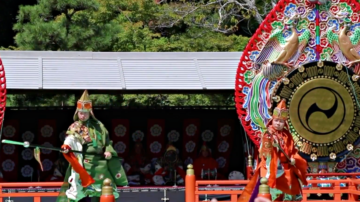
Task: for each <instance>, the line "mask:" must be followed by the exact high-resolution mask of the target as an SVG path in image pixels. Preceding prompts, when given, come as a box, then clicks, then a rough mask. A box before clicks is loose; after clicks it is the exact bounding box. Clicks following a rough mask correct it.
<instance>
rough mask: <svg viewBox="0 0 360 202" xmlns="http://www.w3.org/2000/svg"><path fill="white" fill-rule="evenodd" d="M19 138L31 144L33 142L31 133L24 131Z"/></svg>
mask: <svg viewBox="0 0 360 202" xmlns="http://www.w3.org/2000/svg"><path fill="white" fill-rule="evenodd" d="M21 136H22V139H23V141H27V142H30V143H31V142H32V141H33V140H34V133H32V132H31V131H26V132H25V133H23V134H22V135H21Z"/></svg>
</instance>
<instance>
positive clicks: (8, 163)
mask: <svg viewBox="0 0 360 202" xmlns="http://www.w3.org/2000/svg"><path fill="white" fill-rule="evenodd" d="M2 168H3V170H4V171H5V172H11V171H13V170H14V168H15V163H14V161H12V160H10V159H6V160H5V161H3V162H2Z"/></svg>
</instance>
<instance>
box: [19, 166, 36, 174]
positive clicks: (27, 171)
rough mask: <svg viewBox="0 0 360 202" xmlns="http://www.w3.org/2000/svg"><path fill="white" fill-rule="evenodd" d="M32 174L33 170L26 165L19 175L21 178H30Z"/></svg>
mask: <svg viewBox="0 0 360 202" xmlns="http://www.w3.org/2000/svg"><path fill="white" fill-rule="evenodd" d="M33 173H34V169H33V168H32V167H31V166H29V165H26V166H24V167H22V168H21V175H22V176H23V177H31V176H32V175H33Z"/></svg>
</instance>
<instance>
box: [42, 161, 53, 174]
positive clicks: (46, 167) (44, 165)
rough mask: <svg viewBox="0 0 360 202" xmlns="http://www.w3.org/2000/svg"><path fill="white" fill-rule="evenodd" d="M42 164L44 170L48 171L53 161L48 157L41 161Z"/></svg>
mask: <svg viewBox="0 0 360 202" xmlns="http://www.w3.org/2000/svg"><path fill="white" fill-rule="evenodd" d="M42 165H43V168H44V171H49V170H51V169H52V167H53V162H52V161H50V160H49V159H45V160H43V161H42Z"/></svg>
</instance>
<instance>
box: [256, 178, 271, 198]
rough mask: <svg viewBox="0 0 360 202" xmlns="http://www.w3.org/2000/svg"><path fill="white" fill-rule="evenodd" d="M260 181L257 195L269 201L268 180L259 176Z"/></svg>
mask: <svg viewBox="0 0 360 202" xmlns="http://www.w3.org/2000/svg"><path fill="white" fill-rule="evenodd" d="M260 183H261V185H260V187H259V193H258V196H260V197H264V198H267V199H269V200H270V201H271V194H270V187H269V185H268V184H267V183H268V180H267V179H266V178H264V177H263V178H261V180H260Z"/></svg>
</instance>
